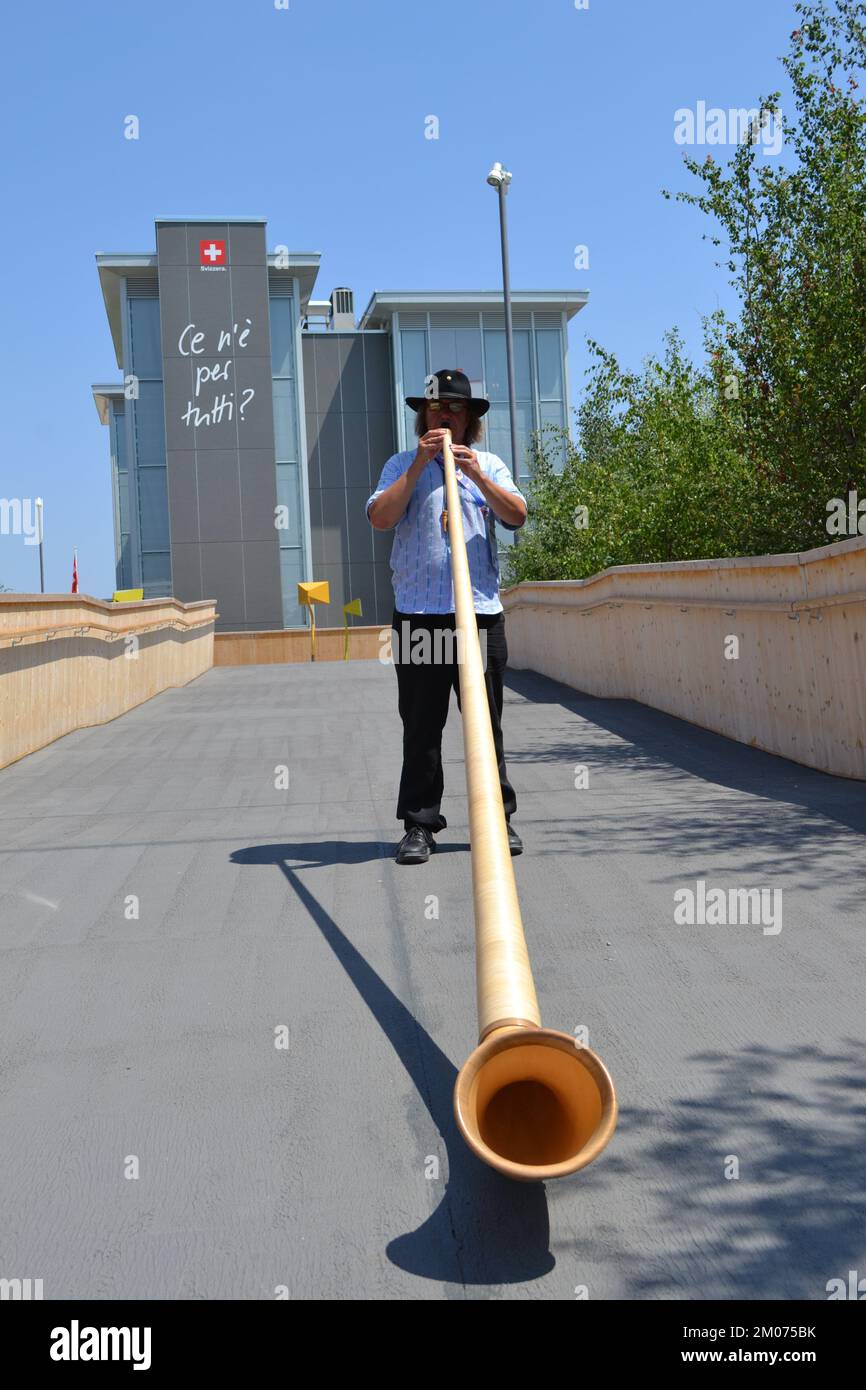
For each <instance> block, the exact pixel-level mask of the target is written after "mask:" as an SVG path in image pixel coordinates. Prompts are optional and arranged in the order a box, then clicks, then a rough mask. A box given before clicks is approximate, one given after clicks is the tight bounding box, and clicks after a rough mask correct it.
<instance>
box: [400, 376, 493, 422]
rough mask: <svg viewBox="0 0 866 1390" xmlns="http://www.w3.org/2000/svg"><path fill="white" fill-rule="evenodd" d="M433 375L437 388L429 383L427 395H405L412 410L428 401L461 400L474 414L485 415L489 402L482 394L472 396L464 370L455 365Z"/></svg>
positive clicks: (420, 408)
mask: <svg viewBox="0 0 866 1390" xmlns="http://www.w3.org/2000/svg"><path fill="white" fill-rule="evenodd" d="M433 375H434V377H435V378H436V381H437V383H438V390H435V389H434V388H433V385H432V383H431V387H430V394H429V396H407V397H406V404H407V405H408V406H410V407H411V408H412V410H423V409H424V407H425V406H426V405H427V402H428V401H436V400H439V401H463V402H464V404H465V405H468V406H471V407H472V409H473V410H474V411H475V413H476V415H486V414H487V412H488V410H489V409H490V402H489V401H487V400H485V399H484V397H483V396H473V394H472V387H471V386H470V384H469V378H468V376H467V375H466V373H465V372H461V371H459V370H458V369H457V368H456V367H451V368H450V369H443V371H441V372H434V373H433Z"/></svg>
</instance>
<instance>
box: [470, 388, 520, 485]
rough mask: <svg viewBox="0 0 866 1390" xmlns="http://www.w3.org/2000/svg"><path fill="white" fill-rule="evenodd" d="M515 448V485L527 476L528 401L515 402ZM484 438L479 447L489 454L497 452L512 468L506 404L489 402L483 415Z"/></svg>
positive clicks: (512, 470)
mask: <svg viewBox="0 0 866 1390" xmlns="http://www.w3.org/2000/svg"><path fill="white" fill-rule="evenodd" d="M516 414H517V448H518V452H519V455H520V457H519V460H518V465H519V466H518V473H517V485H518V487H519V486H520V482H521V479H523V480H524V481H525V480H526V479H527V478H528V476H529V474H528V467H529V465H528V461H527V457H526V455H527V449H528V447H529V434H530V431H531V429H532V406H531V405H530V404H528V403H520V402H518V404H517V411H516ZM484 438H485V439H486V441H487V442H486V443H484V442H483V441H479V447H480V448H484V449H487V450H488V451H489V452H490V453H491V454H498V456H499V458H501V459H502V461H503V463H506V464H507V465H508V467H509V469H511V472H512V475H513V473H514V469H513V468H512V463H511V419H510V415H509V410H508V405H507V404H491V406H490V410H489V411H488V412H487V414H486V415H485V417H484Z"/></svg>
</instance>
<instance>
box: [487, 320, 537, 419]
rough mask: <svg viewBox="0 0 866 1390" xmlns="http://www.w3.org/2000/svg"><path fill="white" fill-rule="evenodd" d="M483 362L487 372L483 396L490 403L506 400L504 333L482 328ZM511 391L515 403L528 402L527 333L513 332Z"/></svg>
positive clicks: (530, 374)
mask: <svg viewBox="0 0 866 1390" xmlns="http://www.w3.org/2000/svg"><path fill="white" fill-rule="evenodd" d="M484 360H485V365H486V368H487V396H488V399H489V400H491V401H507V400H508V360H507V353H506V350H505V329H504V328H485V330H484ZM514 389H515V392H516V394H517V399H518V400H519V401H531V400H532V366H531V361H530V353H529V329H528V328H517V329H515V331H514Z"/></svg>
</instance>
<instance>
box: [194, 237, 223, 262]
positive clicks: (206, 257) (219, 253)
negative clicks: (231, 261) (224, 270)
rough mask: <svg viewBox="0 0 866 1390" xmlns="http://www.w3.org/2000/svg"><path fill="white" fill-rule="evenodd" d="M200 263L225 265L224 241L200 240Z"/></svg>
mask: <svg viewBox="0 0 866 1390" xmlns="http://www.w3.org/2000/svg"><path fill="white" fill-rule="evenodd" d="M198 260H199V265H225V263H226V244H225V242H224V241H200V242H199V244H198Z"/></svg>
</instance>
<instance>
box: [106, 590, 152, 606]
mask: <svg viewBox="0 0 866 1390" xmlns="http://www.w3.org/2000/svg"><path fill="white" fill-rule="evenodd" d="M143 598H144V590H143V589H115V591H114V593H113V594H112V595H111V602H112V603H140V602H141V600H142V599H143Z"/></svg>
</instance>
